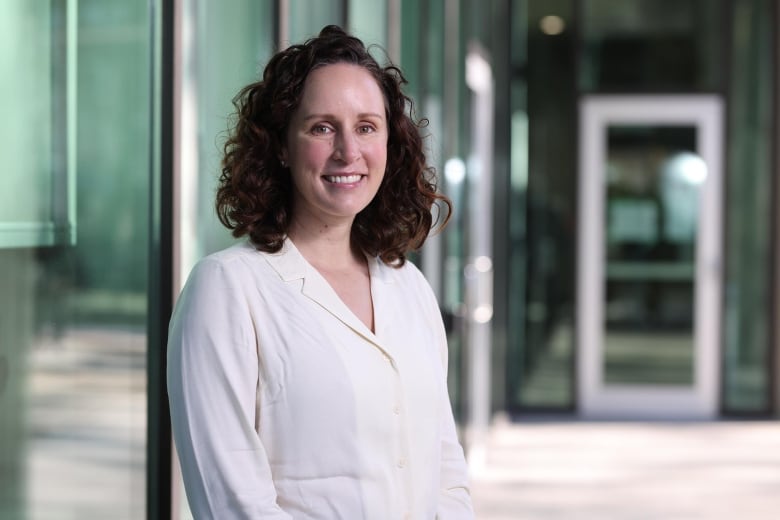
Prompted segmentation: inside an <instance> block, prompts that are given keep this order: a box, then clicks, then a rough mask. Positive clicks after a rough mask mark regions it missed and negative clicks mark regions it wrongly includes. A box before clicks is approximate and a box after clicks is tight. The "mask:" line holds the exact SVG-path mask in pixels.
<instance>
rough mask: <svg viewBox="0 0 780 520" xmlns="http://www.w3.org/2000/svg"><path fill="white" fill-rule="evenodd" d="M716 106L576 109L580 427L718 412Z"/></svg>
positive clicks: (657, 101) (590, 102)
mask: <svg viewBox="0 0 780 520" xmlns="http://www.w3.org/2000/svg"><path fill="white" fill-rule="evenodd" d="M720 112H721V107H720V102H719V100H718V99H717V98H715V97H712V96H654V97H647V96H645V97H637V96H631V97H628V96H592V97H588V98H585V99H584V100H583V102H582V107H581V117H582V119H581V123H582V127H581V168H582V169H581V177H580V196H581V198H580V238H581V242H580V249H579V250H580V255H579V258H580V269H579V284H578V288H579V297H578V311H579V312H578V316H579V320H580V326H579V331H578V340H579V341H578V346H579V363H578V371H579V382H580V387H579V391H580V394H579V397H580V400H579V404H580V410H581V412H582V413H583V414H584V415H586V416H592V417H595V416H611V417H642V418H647V417H650V418H703V417H712V416H714V415H715V413H716V411H717V388H718V386H717V370H718V364H717V353H718V349H719V348H718V347H719V340H718V331H719V329H720V320H719V316H718V314H719V307H720V305H719V303H718V301H719V295H720V289H719V284H720V273H719V264H720V246H719V236H720V223H719V218H720V214H721V208H720V195H719V186H720V172H719V170H720V150H721V149H722V147H721V144H722V143H721V135H720V132H721V130H720V125H721V122H720V118H721V116H720Z"/></svg>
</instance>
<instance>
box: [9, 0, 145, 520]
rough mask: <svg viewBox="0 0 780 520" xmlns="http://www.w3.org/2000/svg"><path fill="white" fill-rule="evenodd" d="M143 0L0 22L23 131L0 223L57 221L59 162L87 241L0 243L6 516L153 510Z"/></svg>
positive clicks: (40, 6)
mask: <svg viewBox="0 0 780 520" xmlns="http://www.w3.org/2000/svg"><path fill="white" fill-rule="evenodd" d="M147 7H148V6H147V4H146V3H145V2H132V3H128V2H124V1H123V0H101V1H99V2H98V1H88V0H82V1H79V2H75V1H64V0H63V1H59V0H58V1H52V2H27V1H25V0H11V1H10V2H5V3H4V8H3V16H2V17H0V18H2V22H0V25H2V27H4V28H14V30H12V31H9V32H6V31H0V43H2V44H0V67H1V69H0V70H2V71H3V72H8V71H7V70H5V66H6V65H8V64H9V63H10V64H12V65H13V67H14V70H13V72H12V73H9V74H5V75H4V78H5V76H8V77H10V78H16V79H14V80H13V84H12V85H11V84H8V85H11V86H12V87H13V88H12V89H11V90H10V91H9V90H3V93H4V94H5V95H4V96H2V97H0V111H1V112H2V113H3V119H4V120H6V121H11V122H12V123H13V126H14V133H15V135H16V136H17V137H18V138H19V140H18V141H12V142H14V143H15V144H14V146H11V147H10V148H5V147H4V148H3V150H4V153H3V154H2V161H3V164H4V168H3V173H2V174H0V176H1V177H2V178H3V181H2V182H3V184H2V186H3V187H5V188H7V190H8V191H4V192H3V197H6V198H3V199H2V200H3V201H4V202H9V203H8V204H2V206H3V211H0V230H8V229H9V225H10V224H13V223H14V220H15V219H17V220H18V219H22V220H23V221H25V222H38V221H40V222H45V221H50V220H52V214H51V211H52V210H53V209H55V208H56V205H57V201H58V199H59V197H61V196H62V192H61V191H60V190H61V188H62V186H61V185H60V184H58V183H59V180H60V179H59V177H60V176H61V173H62V172H67V173H68V175H74V178H73V180H75V181H76V182H75V185H74V186H73V188H72V189H75V190H76V191H77V195H76V197H75V198H76V199H77V200H78V201H79V204H78V213H77V214H76V215H75V216H76V218H77V220H78V222H79V224H80V225H79V232H78V235H77V236H76V237H75V238H76V241H75V242H71V241H70V240H67V241H53V240H40V241H37V242H27V243H24V244H21V243H14V242H13V241H8V240H5V241H0V518H2V519H3V520H27V519H46V520H59V519H70V518H85V519H86V518H111V519H131V518H133V519H135V518H143V517H144V515H145V509H146V505H145V499H144V497H145V491H144V486H145V484H144V482H145V467H146V463H145V432H146V371H145V360H146V283H147V272H146V265H147V262H146V260H147V249H146V243H147V228H148V225H149V221H148V212H147V194H148V191H149V186H148V164H149V153H148V152H149V147H148V124H149V120H150V117H149V99H148V93H149V87H148V86H149V67H150V63H149V54H150V53H149V45H148V37H149V34H150V31H149V23H148V13H147ZM76 38H78V39H76ZM17 52H19V53H21V54H16V53H17ZM17 58H18V59H17ZM9 59H10V61H9ZM63 67H64V68H67V69H68V74H70V72H71V71H75V73H76V74H77V75H78V81H77V82H76V81H73V82H71V81H63V80H62V79H63V77H62V74H63V73H62V68H63ZM20 78H21V79H24V80H25V81H24V82H23V83H24V84H21V83H18V81H17V80H18V79H20ZM73 79H75V78H73ZM3 85H4V86H6V83H5V82H3ZM75 85H78V87H77V90H72V89H73V88H75ZM66 115H67V120H65V119H66ZM48 122H51V123H50V124H49V123H48ZM0 128H2V133H3V135H4V134H5V129H6V127H5V125H3V126H2V127H0ZM73 133H77V134H78V136H77V138H76V139H74V137H76V136H74V135H73ZM64 142H68V143H75V144H74V149H73V150H70V149H69V150H67V153H63V145H62V143H64ZM69 146H70V145H69ZM71 158H72V159H75V164H74V166H75V168H74V169H73V171H72V172H71V171H70V165H68V164H66V163H67V162H68V161H69V160H70V159H71ZM30 194H33V195H31V196H30Z"/></svg>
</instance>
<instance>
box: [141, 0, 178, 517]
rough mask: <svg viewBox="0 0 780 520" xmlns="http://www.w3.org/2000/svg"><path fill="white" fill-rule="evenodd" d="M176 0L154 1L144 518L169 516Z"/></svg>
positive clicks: (151, 3) (152, 14)
mask: <svg viewBox="0 0 780 520" xmlns="http://www.w3.org/2000/svg"><path fill="white" fill-rule="evenodd" d="M176 5H177V2H176V0H150V2H149V13H150V20H151V23H150V27H151V32H152V33H151V38H150V41H151V46H150V47H151V53H152V54H151V60H150V61H151V64H152V73H151V75H150V76H151V85H150V89H151V96H150V97H151V111H150V112H151V118H150V119H151V120H150V132H149V139H150V150H151V153H150V165H149V166H150V167H149V171H150V183H149V186H150V190H149V192H150V193H149V197H150V200H149V211H150V215H149V217H150V218H149V222H150V224H149V287H148V326H147V451H146V517H147V519H149V520H163V519H164V520H168V519H170V518H171V456H172V453H171V448H172V443H171V424H170V423H171V420H170V410H169V409H168V393H167V391H166V382H165V381H166V380H165V373H166V345H167V340H168V319H169V317H170V315H171V310H172V305H173V291H172V287H173V280H172V268H173V254H172V253H173V249H172V248H173V238H172V231H173V158H174V149H173V145H174V139H173V135H174V128H173V125H174V114H173V96H174V73H173V71H174V56H175V49H174V43H175V39H174V29H175V11H176V9H175V8H176Z"/></svg>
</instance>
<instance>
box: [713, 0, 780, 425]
mask: <svg viewBox="0 0 780 520" xmlns="http://www.w3.org/2000/svg"><path fill="white" fill-rule="evenodd" d="M732 6H733V12H732V13H731V14H732V16H731V20H732V23H733V31H732V32H733V34H734V39H733V41H732V43H731V63H732V64H733V65H732V66H733V71H732V73H731V74H730V78H731V79H730V85H731V94H730V99H729V117H728V121H729V129H728V130H729V135H730V139H729V150H728V159H729V164H728V166H729V171H730V174H729V177H728V178H727V179H726V190H727V193H728V196H727V197H726V203H727V205H728V207H727V211H726V247H725V254H726V280H725V287H726V291H725V327H724V338H725V354H726V358H725V360H724V385H725V386H724V406H725V408H726V410H727V411H730V412H760V413H766V412H768V411H769V406H770V404H769V397H770V392H771V388H770V378H769V371H770V370H771V369H770V363H769V359H770V353H769V352H770V350H769V349H770V338H769V327H770V326H771V325H772V323H773V321H776V320H777V319H778V317H777V316H771V315H770V310H771V308H772V306H771V305H770V299H771V295H770V284H769V283H768V280H770V279H771V277H770V269H771V264H770V261H771V260H770V258H771V243H772V241H771V239H770V237H771V215H772V211H771V186H772V175H773V171H772V166H771V153H772V148H771V147H772V141H771V132H770V131H769V129H770V128H772V112H773V110H772V94H773V93H774V92H776V90H777V85H776V84H773V83H774V82H773V80H772V78H774V77H776V75H775V71H774V66H773V62H772V56H773V48H772V32H773V31H777V30H778V28H777V26H774V25H773V24H772V12H773V7H772V2H770V1H768V0H737V1H735V2H733V3H732ZM774 9H776V7H774ZM774 55H775V56H776V54H774ZM775 175H776V174H775Z"/></svg>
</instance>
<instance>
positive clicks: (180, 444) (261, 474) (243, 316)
mask: <svg viewBox="0 0 780 520" xmlns="http://www.w3.org/2000/svg"><path fill="white" fill-rule="evenodd" d="M236 278H237V277H236V276H235V274H232V275H231V273H230V271H229V269H228V266H225V265H223V264H221V263H219V262H216V261H213V260H208V259H207V260H206V261H202V262H201V263H200V264H198V266H196V268H195V270H194V271H193V273H192V275H191V276H190V279H189V281H188V282H187V285H186V287H185V289H184V291H183V292H182V295H181V297H180V299H179V301H178V303H177V306H176V310H175V312H174V315H173V318H172V320H171V325H170V330H169V342H168V392H169V399H170V406H171V419H172V425H173V435H174V440H175V443H176V449H177V451H178V454H179V458H180V461H181V466H182V475H183V478H184V484H185V489H186V492H187V497H188V500H189V503H190V508H191V510H192V513H193V515H194V517H195V518H196V519H224V518H230V519H250V518H252V519H256V518H264V519H265V518H268V519H290V518H291V516H290V515H288V514H287V513H285V512H283V511H282V510H281V509H280V508H279V506H278V504H277V501H276V499H277V496H276V490H275V488H274V485H273V480H272V476H271V470H270V467H269V463H268V458H267V456H266V452H265V449H264V447H263V445H262V443H261V441H260V438H259V437H258V434H257V432H256V431H255V424H256V409H257V405H256V400H257V395H258V387H259V385H260V382H259V374H258V371H259V368H258V358H257V356H258V354H257V348H256V339H255V337H254V332H253V328H252V320H251V317H250V315H249V309H248V307H247V303H246V299H245V297H244V296H243V292H242V289H241V287H240V283H239V281H238V280H236Z"/></svg>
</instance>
